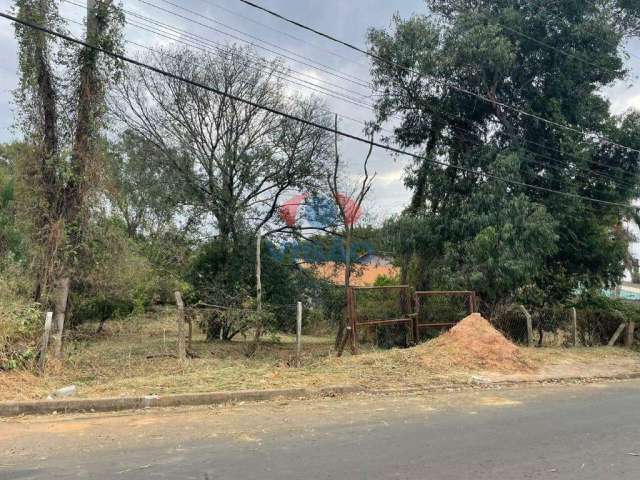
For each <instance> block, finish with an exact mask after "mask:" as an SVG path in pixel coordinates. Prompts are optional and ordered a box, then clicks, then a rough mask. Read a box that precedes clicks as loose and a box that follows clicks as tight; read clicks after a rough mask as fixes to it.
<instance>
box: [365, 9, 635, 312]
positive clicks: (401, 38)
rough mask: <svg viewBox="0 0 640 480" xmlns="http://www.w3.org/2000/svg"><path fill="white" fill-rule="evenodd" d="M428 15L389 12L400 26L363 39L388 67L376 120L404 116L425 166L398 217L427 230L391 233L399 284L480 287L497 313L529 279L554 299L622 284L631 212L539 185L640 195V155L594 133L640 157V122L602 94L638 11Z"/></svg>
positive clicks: (420, 165) (618, 198)
mask: <svg viewBox="0 0 640 480" xmlns="http://www.w3.org/2000/svg"><path fill="white" fill-rule="evenodd" d="M426 5H427V7H428V8H429V9H430V10H431V12H432V14H433V15H432V16H429V17H426V16H414V17H412V18H410V19H407V20H403V19H401V18H399V17H395V18H394V24H393V28H392V29H391V31H389V32H387V31H384V30H372V31H371V32H370V34H369V40H370V44H371V50H372V52H373V53H374V54H375V55H376V56H378V57H380V59H381V60H377V61H374V64H373V66H372V74H373V78H374V84H375V86H376V88H377V89H378V91H379V93H380V99H379V100H378V102H377V116H378V120H379V122H384V121H387V120H390V119H391V118H393V117H399V119H400V123H399V125H398V127H397V128H396V130H395V135H394V140H395V141H396V142H398V143H399V144H400V145H401V146H403V147H411V148H416V149H419V150H420V151H421V153H422V154H423V156H424V157H425V158H426V160H424V161H423V160H419V161H416V162H415V163H414V164H413V165H412V166H411V167H410V168H409V169H408V172H407V176H406V184H407V186H408V187H409V188H410V189H411V190H412V192H413V196H412V201H411V204H410V206H409V208H408V209H407V211H406V212H405V214H404V216H407V217H409V218H417V219H419V220H418V221H417V222H416V223H413V221H412V220H407V221H405V220H404V219H403V218H400V219H396V220H395V221H393V222H392V223H390V224H389V225H388V228H389V232H390V233H391V235H390V238H391V241H392V243H394V244H395V249H396V252H398V256H399V258H400V259H401V262H403V270H405V271H406V272H407V273H403V275H409V274H411V273H412V272H415V274H416V275H417V276H418V277H419V278H418V284H419V285H420V286H421V287H425V288H436V287H440V286H443V287H444V286H450V287H453V286H458V287H464V288H476V289H477V290H478V291H479V292H480V293H481V295H482V296H483V297H484V298H485V299H487V300H488V301H489V303H493V302H495V301H498V300H499V299H503V298H508V297H513V296H515V295H516V294H517V292H518V290H519V288H522V287H526V286H528V285H529V286H531V285H533V286H536V287H537V288H538V289H539V290H541V291H542V292H544V296H546V298H547V300H548V301H559V300H561V299H563V298H566V297H567V296H568V295H569V294H570V293H571V292H572V291H573V290H574V289H575V288H576V286H578V285H589V286H598V285H600V286H603V285H609V284H612V283H615V282H617V281H619V279H620V277H621V275H622V271H623V258H624V256H625V253H626V250H627V245H628V236H625V235H623V234H622V231H623V224H624V221H625V220H627V219H629V218H630V217H631V213H630V212H631V210H630V209H624V208H623V209H621V208H619V207H616V206H611V205H604V204H594V203H591V202H588V201H584V200H582V199H580V198H577V197H567V196H559V195H557V194H553V193H551V192H548V191H547V190H543V189H554V190H560V191H563V192H567V193H570V194H576V195H581V196H585V197H592V198H597V199H601V200H605V201H608V202H615V203H622V204H629V203H630V202H631V200H632V199H634V198H636V197H637V195H638V174H639V167H640V163H639V162H638V155H637V152H633V151H632V150H627V149H624V148H621V147H619V146H616V145H614V144H613V143H607V142H602V141H593V138H595V137H598V136H599V137H607V138H609V139H611V140H612V141H613V142H615V143H619V144H624V145H627V146H629V147H631V149H638V148H639V147H640V128H639V127H640V124H639V123H638V114H637V113H636V112H629V113H627V114H626V115H624V116H623V117H621V118H616V117H614V116H612V115H611V113H610V111H609V103H608V102H607V100H606V99H604V98H603V96H602V95H601V90H602V88H603V87H605V86H608V85H611V84H613V83H614V82H616V81H618V80H621V79H624V78H625V75H626V72H625V70H624V67H623V65H624V61H623V60H624V59H623V55H622V54H621V51H622V43H623V42H624V39H625V38H627V37H628V36H629V35H633V34H635V33H637V30H638V25H640V11H639V9H638V6H637V5H635V3H631V2H623V1H609V2H595V1H583V2H556V1H553V0H548V1H547V0H545V1H539V2H529V1H519V0H486V1H480V2H469V1H464V0H460V1H456V0H427V1H426ZM562 52H568V53H569V54H568V55H565V54H563V53H562ZM398 64H399V65H400V66H401V67H398V66H397V65H398ZM452 85H455V86H456V87H457V88H452ZM465 92H473V93H476V94H477V96H474V95H470V94H469V93H465ZM479 97H483V99H481V98H479ZM505 105H509V106H513V107H514V108H509V107H506V106H505ZM523 111H526V112H530V113H531V114H532V116H530V115H524V114H523V113H522V112H523ZM535 117H539V118H546V119H550V120H551V121H553V122H555V123H557V124H565V125H569V126H571V128H573V129H574V130H581V131H585V132H589V135H581V134H578V133H576V132H575V131H570V130H567V129H562V128H559V127H555V126H552V125H550V124H549V123H546V122H543V121H540V120H539V119H537V118H535ZM436 159H437V160H444V161H445V162H446V163H448V164H449V165H450V166H441V165H436V164H434V163H433V162H432V161H433V160H436ZM456 167H462V168H464V169H466V170H464V171H463V170H459V169H457V168H456ZM483 172H484V173H490V174H493V175H497V176H500V177H503V178H508V179H511V180H514V181H516V182H524V183H527V184H530V185H533V186H536V187H539V188H540V189H537V190H536V189H531V188H526V187H520V186H517V185H513V184H511V185H508V184H505V183H502V182H500V181H496V180H495V179H492V178H488V177H486V176H484V175H483ZM422 229H427V230H428V231H416V230H422ZM394 232H395V234H394ZM398 232H404V233H403V235H402V238H400V237H399V236H398V235H397V233H398ZM408 232H411V233H408ZM394 239H395V240H394ZM416 239H420V241H416Z"/></svg>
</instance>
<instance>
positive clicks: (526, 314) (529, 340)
mask: <svg viewBox="0 0 640 480" xmlns="http://www.w3.org/2000/svg"><path fill="white" fill-rule="evenodd" d="M520 310H522V313H523V314H524V317H525V319H526V320H527V344H528V345H529V347H533V322H532V320H531V314H530V313H529V312H528V311H527V309H526V308H524V305H520Z"/></svg>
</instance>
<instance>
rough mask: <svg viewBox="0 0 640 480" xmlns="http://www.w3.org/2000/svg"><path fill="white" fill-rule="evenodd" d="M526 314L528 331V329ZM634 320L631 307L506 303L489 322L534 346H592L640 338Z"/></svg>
mask: <svg viewBox="0 0 640 480" xmlns="http://www.w3.org/2000/svg"><path fill="white" fill-rule="evenodd" d="M527 315H529V316H530V328H531V333H529V332H528V330H529V327H528V326H527ZM636 321H637V316H636V313H635V312H634V309H631V310H630V309H598V308H580V307H578V308H575V307H572V308H561V307H555V308H538V309H534V308H531V307H530V308H526V307H524V308H523V307H522V306H519V305H510V306H508V307H504V308H501V309H499V310H498V311H496V312H494V314H493V315H492V316H491V323H492V324H493V326H494V327H496V328H497V329H498V330H500V331H501V332H502V333H503V334H504V335H506V336H507V337H508V338H509V339H510V340H512V341H514V342H516V343H520V344H527V343H529V344H530V345H532V346H538V347H557V346H574V345H580V346H585V347H595V346H604V345H609V344H610V343H611V341H612V340H614V343H616V342H618V341H624V343H625V344H627V345H630V344H631V343H632V341H634V340H640V337H639V336H638V332H637V331H636V330H635V322H636ZM622 325H624V328H623V327H622ZM629 325H631V327H629ZM616 334H617V335H616ZM530 335H531V337H529V336H530Z"/></svg>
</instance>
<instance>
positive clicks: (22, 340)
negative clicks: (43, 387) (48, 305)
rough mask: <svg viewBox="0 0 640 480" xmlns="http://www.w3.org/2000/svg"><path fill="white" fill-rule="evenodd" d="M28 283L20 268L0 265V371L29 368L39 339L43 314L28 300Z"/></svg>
mask: <svg viewBox="0 0 640 480" xmlns="http://www.w3.org/2000/svg"><path fill="white" fill-rule="evenodd" d="M30 286H31V283H30V281H29V279H28V277H27V276H26V275H25V274H24V272H23V271H22V269H21V268H20V266H18V265H15V264H9V265H0V369H1V370H12V369H15V368H23V367H28V366H29V365H30V364H31V363H32V361H33V360H34V359H35V357H36V354H37V350H38V342H39V340H40V336H41V335H42V325H43V323H44V322H43V313H42V309H41V307H40V305H38V304H36V303H34V302H33V301H32V300H31V299H30V296H29V289H30Z"/></svg>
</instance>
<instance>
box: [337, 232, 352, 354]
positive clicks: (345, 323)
mask: <svg viewBox="0 0 640 480" xmlns="http://www.w3.org/2000/svg"><path fill="white" fill-rule="evenodd" d="M345 233H346V235H345V239H344V294H345V305H346V310H345V315H344V316H343V317H342V322H341V324H340V325H338V333H337V334H336V342H335V345H336V348H337V350H338V356H340V355H342V351H343V349H344V347H345V345H346V343H347V342H346V340H347V337H349V336H351V350H352V351H354V350H355V337H354V336H353V335H354V332H353V331H352V329H351V325H350V324H349V322H350V321H351V295H350V294H349V287H350V286H351V235H352V230H351V228H350V227H347V229H346V232H345ZM345 317H346V318H345Z"/></svg>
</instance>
